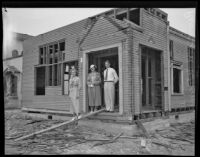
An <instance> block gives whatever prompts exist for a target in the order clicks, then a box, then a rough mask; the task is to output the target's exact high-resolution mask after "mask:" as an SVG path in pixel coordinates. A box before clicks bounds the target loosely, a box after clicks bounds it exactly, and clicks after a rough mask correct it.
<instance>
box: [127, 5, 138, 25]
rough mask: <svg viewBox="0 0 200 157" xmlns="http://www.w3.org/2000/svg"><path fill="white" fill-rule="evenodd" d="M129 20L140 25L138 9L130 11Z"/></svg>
mask: <svg viewBox="0 0 200 157" xmlns="http://www.w3.org/2000/svg"><path fill="white" fill-rule="evenodd" d="M129 13H130V15H129V20H130V21H131V22H133V23H135V24H137V25H140V9H134V10H131V11H130V12H129Z"/></svg>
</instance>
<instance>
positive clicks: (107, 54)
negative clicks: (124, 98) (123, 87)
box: [88, 47, 119, 112]
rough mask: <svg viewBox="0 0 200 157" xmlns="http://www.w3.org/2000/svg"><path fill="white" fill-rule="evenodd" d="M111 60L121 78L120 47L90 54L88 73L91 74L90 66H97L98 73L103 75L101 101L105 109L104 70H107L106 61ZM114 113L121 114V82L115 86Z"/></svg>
mask: <svg viewBox="0 0 200 157" xmlns="http://www.w3.org/2000/svg"><path fill="white" fill-rule="evenodd" d="M106 60H109V61H110V63H111V67H112V68H114V69H115V71H116V73H117V75H118V76H119V64H118V47H114V48H109V49H104V50H99V51H93V52H92V53H89V54H88V73H89V72H90V70H89V66H90V65H91V64H95V65H96V66H97V72H99V73H100V75H101V81H102V83H101V85H100V87H101V99H102V106H101V107H105V101H104V83H103V80H104V74H103V72H104V70H105V61H106ZM114 112H119V81H118V82H117V83H116V84H115V103H114Z"/></svg>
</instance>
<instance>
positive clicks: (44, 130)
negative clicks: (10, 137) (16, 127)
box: [15, 108, 105, 141]
mask: <svg viewBox="0 0 200 157" xmlns="http://www.w3.org/2000/svg"><path fill="white" fill-rule="evenodd" d="M103 111H105V108H103V109H101V110H98V111H95V112H93V113H89V114H86V115H83V116H82V117H81V118H77V119H74V120H69V121H66V122H63V123H61V124H57V125H54V126H51V127H49V128H46V129H43V130H40V131H37V132H34V133H32V134H29V135H26V136H23V137H20V138H17V139H16V140H15V141H19V140H23V139H26V138H29V137H32V136H34V135H38V134H41V133H44V132H47V131H50V130H53V129H56V128H59V127H61V126H64V125H69V124H71V123H73V122H76V121H77V120H80V119H83V118H87V117H90V116H92V115H95V114H98V113H100V112H103Z"/></svg>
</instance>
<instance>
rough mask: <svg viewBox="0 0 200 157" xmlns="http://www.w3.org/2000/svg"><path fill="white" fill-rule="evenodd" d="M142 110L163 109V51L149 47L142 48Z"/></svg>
mask: <svg viewBox="0 0 200 157" xmlns="http://www.w3.org/2000/svg"><path fill="white" fill-rule="evenodd" d="M141 50H142V51H141V52H142V53H141V83H142V87H141V88H142V108H141V110H142V111H151V110H161V108H162V103H163V102H162V92H163V91H162V79H161V78H162V77H161V51H158V50H154V49H151V48H148V47H142V49H141Z"/></svg>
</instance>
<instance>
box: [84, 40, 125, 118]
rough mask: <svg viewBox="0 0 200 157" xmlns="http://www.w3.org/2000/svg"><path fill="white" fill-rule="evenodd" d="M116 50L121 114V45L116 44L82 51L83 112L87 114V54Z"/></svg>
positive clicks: (120, 111)
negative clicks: (115, 48) (110, 49)
mask: <svg viewBox="0 0 200 157" xmlns="http://www.w3.org/2000/svg"><path fill="white" fill-rule="evenodd" d="M114 47H117V48H118V52H117V54H118V66H119V67H118V68H119V114H120V115H122V114H123V79H122V76H123V74H122V43H117V44H112V45H107V46H102V47H98V48H93V49H88V50H85V51H83V112H88V107H87V102H88V100H87V86H86V84H87V82H86V80H87V76H88V62H89V59H88V54H89V53H92V52H93V51H100V50H105V49H109V48H114Z"/></svg>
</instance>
